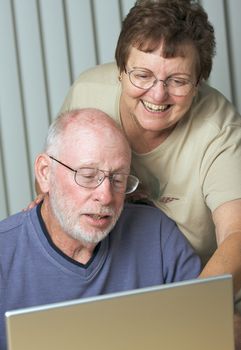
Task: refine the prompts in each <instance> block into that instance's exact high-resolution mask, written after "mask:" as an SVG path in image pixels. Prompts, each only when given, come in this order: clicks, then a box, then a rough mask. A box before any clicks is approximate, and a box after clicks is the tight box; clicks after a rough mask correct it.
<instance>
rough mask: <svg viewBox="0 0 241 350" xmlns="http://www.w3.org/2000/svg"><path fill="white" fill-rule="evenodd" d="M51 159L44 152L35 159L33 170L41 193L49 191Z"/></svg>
mask: <svg viewBox="0 0 241 350" xmlns="http://www.w3.org/2000/svg"><path fill="white" fill-rule="evenodd" d="M50 163H51V159H50V158H49V156H48V155H47V154H45V153H41V154H39V155H38V156H37V158H36V159H35V164H34V171H35V176H36V180H37V183H38V187H39V189H40V192H41V193H47V192H48V191H49V184H50Z"/></svg>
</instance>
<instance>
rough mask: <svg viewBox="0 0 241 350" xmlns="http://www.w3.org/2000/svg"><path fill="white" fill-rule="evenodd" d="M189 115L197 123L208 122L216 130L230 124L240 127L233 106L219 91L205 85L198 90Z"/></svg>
mask: <svg viewBox="0 0 241 350" xmlns="http://www.w3.org/2000/svg"><path fill="white" fill-rule="evenodd" d="M191 113H192V116H193V118H194V119H196V120H197V121H198V119H199V120H200V122H201V123H203V122H204V121H205V122H208V123H210V124H213V125H214V126H216V127H217V128H218V129H222V128H224V127H226V126H228V125H231V124H233V125H237V126H241V116H240V114H239V113H238V111H237V109H236V108H235V106H234V105H233V104H232V103H231V102H230V101H229V100H228V99H227V98H226V97H225V96H224V95H223V94H222V93H221V92H220V91H218V90H217V89H215V88H213V87H211V86H209V85H207V84H205V83H202V84H201V86H200V88H199V91H198V94H197V96H196V98H195V99H194V102H193V105H192V108H191Z"/></svg>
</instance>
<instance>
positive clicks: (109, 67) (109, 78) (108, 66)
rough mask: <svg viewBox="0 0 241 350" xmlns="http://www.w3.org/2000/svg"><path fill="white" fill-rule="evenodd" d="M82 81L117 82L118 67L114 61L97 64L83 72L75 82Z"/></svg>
mask: <svg viewBox="0 0 241 350" xmlns="http://www.w3.org/2000/svg"><path fill="white" fill-rule="evenodd" d="M82 82H83V83H100V84H106V83H108V84H116V83H117V82H118V68H117V66H116V64H115V63H114V62H111V63H105V64H101V65H97V66H95V67H92V68H90V69H87V70H86V71H84V72H82V73H81V74H80V75H79V77H78V78H77V80H76V81H75V84H78V83H82Z"/></svg>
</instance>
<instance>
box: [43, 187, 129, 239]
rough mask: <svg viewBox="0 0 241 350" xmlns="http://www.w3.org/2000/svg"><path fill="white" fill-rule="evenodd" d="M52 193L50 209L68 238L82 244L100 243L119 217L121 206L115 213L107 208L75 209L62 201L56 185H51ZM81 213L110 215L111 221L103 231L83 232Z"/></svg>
mask: <svg viewBox="0 0 241 350" xmlns="http://www.w3.org/2000/svg"><path fill="white" fill-rule="evenodd" d="M52 185H53V186H52V193H51V196H50V205H51V209H52V211H53V213H54V215H55V217H56V219H57V220H58V222H59V224H60V226H61V228H62V229H63V231H64V232H65V233H66V234H68V235H69V236H70V237H72V238H74V239H77V240H79V241H81V242H83V243H84V244H85V243H87V244H91V243H94V244H97V243H99V242H100V241H102V240H103V239H104V238H105V237H106V236H107V235H108V234H109V232H110V231H111V230H112V229H113V227H114V226H115V224H116V222H117V220H118V219H119V217H120V214H121V212H122V209H123V206H122V207H121V208H120V209H119V211H118V212H117V213H115V211H114V209H113V208H112V207H109V206H101V205H99V206H98V207H97V206H95V207H93V208H90V207H87V208H84V210H83V209H82V210H81V209H80V210H78V208H76V205H73V203H72V201H71V200H70V199H63V198H64V195H62V194H61V193H60V191H59V190H58V189H57V188H56V185H54V184H52ZM82 213H85V214H86V213H96V214H97V213H98V214H100V215H111V217H112V221H111V222H110V224H109V226H108V227H107V228H106V229H104V230H101V229H99V230H98V229H97V228H96V227H93V229H89V230H85V229H83V228H82V227H81V225H80V219H81V214H82Z"/></svg>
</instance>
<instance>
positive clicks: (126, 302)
mask: <svg viewBox="0 0 241 350" xmlns="http://www.w3.org/2000/svg"><path fill="white" fill-rule="evenodd" d="M5 318H6V327H7V338H8V349H9V350H43V349H44V350H72V349H75V350H76V349H78V350H97V349H98V350H137V349H138V350H144V349H145V350H147V349H148V350H152V349H155V350H156V349H164V350H175V349H178V350H194V349H195V350H204V349H205V350H217V349H218V350H233V349H234V335H233V292H232V277H231V276H230V275H223V276H219V277H214V278H207V279H195V280H190V281H185V282H178V283H172V284H166V285H162V286H155V287H150V288H143V289H138V290H132V291H128V292H121V293H114V294H108V295H103V296H98V297H91V298H85V299H79V300H74V301H68V302H62V303H56V304H50V305H44V306H39V307H32V308H26V309H19V310H15V311H8V312H7V313H6V314H5Z"/></svg>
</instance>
